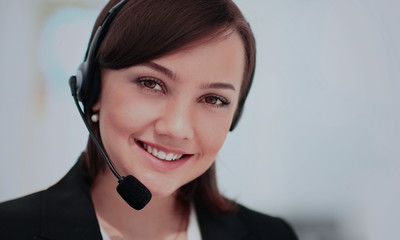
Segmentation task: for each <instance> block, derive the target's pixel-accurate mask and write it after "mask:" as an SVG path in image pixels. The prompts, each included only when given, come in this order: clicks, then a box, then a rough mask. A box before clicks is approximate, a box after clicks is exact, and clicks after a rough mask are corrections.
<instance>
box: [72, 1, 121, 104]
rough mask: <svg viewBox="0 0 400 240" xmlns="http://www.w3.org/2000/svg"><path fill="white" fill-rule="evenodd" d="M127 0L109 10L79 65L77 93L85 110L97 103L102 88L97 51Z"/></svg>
mask: <svg viewBox="0 0 400 240" xmlns="http://www.w3.org/2000/svg"><path fill="white" fill-rule="evenodd" d="M127 1H128V0H121V1H120V2H119V3H117V4H116V5H115V6H114V7H112V8H111V9H110V11H108V14H107V16H106V17H105V18H104V20H103V22H102V23H101V24H100V25H99V27H98V28H97V29H96V32H95V34H94V35H93V38H92V41H91V42H90V43H89V46H88V49H87V51H86V55H85V60H84V61H83V62H82V63H81V64H80V65H79V68H78V70H77V72H76V91H77V92H76V94H77V96H78V99H79V101H80V102H82V104H83V106H84V107H85V110H86V109H89V108H91V107H92V106H93V104H95V102H96V100H97V96H98V94H99V90H100V87H99V85H100V73H99V69H97V66H96V54H97V51H98V49H99V47H100V45H101V43H102V41H103V39H104V37H105V35H106V33H107V31H108V28H109V26H110V25H111V22H112V21H113V19H114V17H115V16H116V15H117V14H118V12H119V10H121V8H122V7H123V6H124V4H125V3H126V2H127Z"/></svg>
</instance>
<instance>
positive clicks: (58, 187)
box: [37, 161, 254, 240]
mask: <svg viewBox="0 0 400 240" xmlns="http://www.w3.org/2000/svg"><path fill="white" fill-rule="evenodd" d="M81 164H82V161H78V162H77V163H76V164H75V165H74V166H73V167H72V169H71V170H70V171H69V172H68V173H67V174H66V176H65V177H63V178H62V179H61V180H60V181H59V182H58V183H56V184H55V185H54V186H52V187H50V188H49V189H47V191H44V193H43V196H42V203H41V209H42V211H41V212H42V218H41V227H42V235H41V236H40V238H37V239H46V240H51V239H57V240H70V239H74V240H81V239H82V240H83V239H101V238H102V237H101V233H100V227H99V224H98V221H97V218H96V214H95V210H94V207H93V203H92V200H91V197H90V184H89V182H88V180H87V178H86V177H85V176H86V174H85V172H84V170H83V168H82V166H81ZM195 210H196V214H197V218H198V221H199V226H200V232H201V235H202V239H204V240H214V239H215V240H220V239H230V240H251V239H254V238H253V237H252V236H251V235H250V234H249V233H248V231H247V228H246V227H245V226H244V224H243V222H242V221H241V220H240V218H239V217H238V216H237V215H233V216H220V215H215V214H213V213H212V212H210V211H209V210H208V209H207V208H206V207H204V206H203V205H202V204H199V203H196V204H195Z"/></svg>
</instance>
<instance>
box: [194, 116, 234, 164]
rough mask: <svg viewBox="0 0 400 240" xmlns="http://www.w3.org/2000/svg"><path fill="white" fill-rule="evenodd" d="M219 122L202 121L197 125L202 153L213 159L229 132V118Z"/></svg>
mask: <svg viewBox="0 0 400 240" xmlns="http://www.w3.org/2000/svg"><path fill="white" fill-rule="evenodd" d="M219 120H220V121H213V122H210V121H203V122H200V123H198V124H197V125H198V129H197V132H198V135H197V136H198V139H199V144H200V145H201V147H202V149H203V153H204V154H205V155H208V156H209V157H211V158H213V159H215V156H216V155H217V154H218V152H219V150H220V149H221V147H222V145H223V144H224V142H225V139H226V136H227V135H228V132H229V127H230V122H231V120H230V118H226V119H223V120H222V119H219Z"/></svg>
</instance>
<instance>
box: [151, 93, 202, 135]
mask: <svg viewBox="0 0 400 240" xmlns="http://www.w3.org/2000/svg"><path fill="white" fill-rule="evenodd" d="M192 119H194V116H193V113H192V111H191V108H190V106H189V104H187V102H186V103H185V102H182V101H181V102H178V101H175V102H169V104H168V106H166V107H165V108H164V110H163V112H162V114H161V115H160V117H159V118H158V120H157V121H156V123H155V132H156V134H157V135H159V136H168V137H170V138H173V139H177V140H178V139H181V140H189V139H192V138H193V135H194V129H193V123H192Z"/></svg>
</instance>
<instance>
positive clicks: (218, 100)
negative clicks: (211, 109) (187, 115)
mask: <svg viewBox="0 0 400 240" xmlns="http://www.w3.org/2000/svg"><path fill="white" fill-rule="evenodd" d="M200 102H203V103H206V104H209V105H212V106H215V107H223V106H227V105H229V103H230V102H229V101H228V100H227V99H225V98H224V97H221V96H214V95H209V96H204V97H203V98H202V99H201V100H200Z"/></svg>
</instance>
